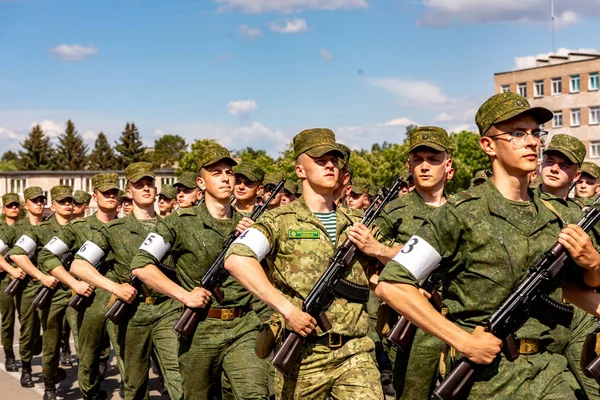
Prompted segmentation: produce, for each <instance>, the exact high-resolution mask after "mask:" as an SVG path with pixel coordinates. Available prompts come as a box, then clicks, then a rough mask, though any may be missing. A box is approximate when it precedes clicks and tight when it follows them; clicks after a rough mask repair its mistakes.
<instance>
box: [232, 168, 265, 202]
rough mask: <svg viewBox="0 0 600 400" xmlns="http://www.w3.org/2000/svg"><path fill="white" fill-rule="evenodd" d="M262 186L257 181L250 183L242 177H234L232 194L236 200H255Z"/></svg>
mask: <svg viewBox="0 0 600 400" xmlns="http://www.w3.org/2000/svg"><path fill="white" fill-rule="evenodd" d="M261 187H262V186H261V185H260V183H259V182H258V181H251V180H250V179H248V178H246V177H245V176H243V175H240V174H238V175H236V176H235V190H234V192H233V194H234V195H235V198H236V199H238V200H245V201H250V200H254V199H256V196H258V191H259V190H260V188H261Z"/></svg>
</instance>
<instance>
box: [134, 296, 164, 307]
mask: <svg viewBox="0 0 600 400" xmlns="http://www.w3.org/2000/svg"><path fill="white" fill-rule="evenodd" d="M169 299H170V297H168V296H158V297H157V296H148V297H143V296H142V297H141V299H140V301H141V302H143V303H145V304H148V305H149V306H157V305H159V304H161V303H163V302H165V301H166V300H169Z"/></svg>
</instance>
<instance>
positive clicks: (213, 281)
mask: <svg viewBox="0 0 600 400" xmlns="http://www.w3.org/2000/svg"><path fill="white" fill-rule="evenodd" d="M283 185H285V178H283V179H282V180H281V181H279V183H278V184H277V186H276V187H275V189H274V190H273V192H272V193H271V196H269V198H268V199H267V201H265V202H264V204H263V205H262V206H260V207H258V208H255V209H254V211H252V214H250V217H249V218H250V219H251V220H252V221H256V220H258V219H259V218H260V216H261V215H263V213H264V212H265V211H267V208H268V206H269V204H270V203H271V201H272V200H273V199H274V198H275V196H277V194H278V193H279V192H281V190H283ZM239 235H240V233H239V232H237V231H236V232H234V233H232V234H231V235H229V237H228V238H227V239H226V240H225V242H224V243H223V250H221V253H219V255H218V256H217V258H216V260H215V261H214V262H213V263H212V265H211V266H210V268H209V269H208V270H207V271H206V273H205V274H204V276H203V277H202V279H201V280H200V286H201V287H203V288H204V289H206V290H208V291H209V292H211V293H212V294H213V296H214V297H215V299H217V301H218V302H219V303H221V302H222V301H223V299H224V297H225V296H224V295H223V291H222V290H221V288H220V286H221V284H223V282H225V280H226V279H227V277H228V276H229V272H227V270H226V269H225V266H224V263H225V254H226V253H227V250H228V249H229V246H231V244H232V243H233V242H234V241H235V239H236V238H237V237H238V236H239ZM209 309H210V303H209V304H207V305H206V307H204V308H188V307H185V308H184V309H183V313H182V314H181V317H179V319H178V320H177V322H176V323H175V326H173V329H174V330H175V331H176V332H177V333H179V335H181V337H183V338H185V339H191V337H192V336H193V334H194V332H195V331H196V327H197V326H198V323H199V322H200V320H204V319H205V318H206V315H207V313H208V310H209Z"/></svg>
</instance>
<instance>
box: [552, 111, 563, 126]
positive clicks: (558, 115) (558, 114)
mask: <svg viewBox="0 0 600 400" xmlns="http://www.w3.org/2000/svg"><path fill="white" fill-rule="evenodd" d="M562 124H563V117H562V111H555V112H554V119H553V120H552V127H553V128H562Z"/></svg>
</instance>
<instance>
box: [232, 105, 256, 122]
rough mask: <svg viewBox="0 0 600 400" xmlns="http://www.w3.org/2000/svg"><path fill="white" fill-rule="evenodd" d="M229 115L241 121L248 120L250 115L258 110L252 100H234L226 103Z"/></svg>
mask: <svg viewBox="0 0 600 400" xmlns="http://www.w3.org/2000/svg"><path fill="white" fill-rule="evenodd" d="M227 109H228V110H229V114H230V115H233V116H234V117H239V118H241V119H244V118H248V117H249V116H250V114H252V113H253V112H254V111H256V110H257V109H258V105H257V104H256V102H255V101H254V100H236V101H230V102H229V103H227Z"/></svg>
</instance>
